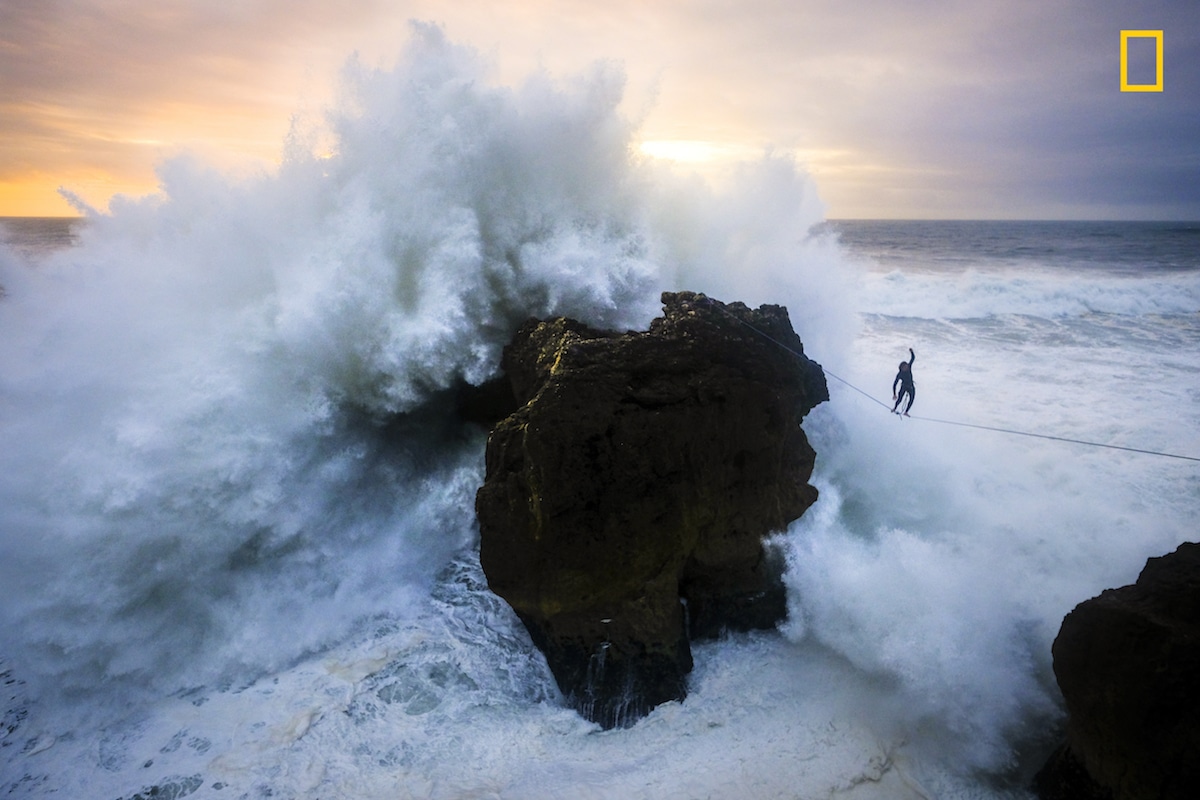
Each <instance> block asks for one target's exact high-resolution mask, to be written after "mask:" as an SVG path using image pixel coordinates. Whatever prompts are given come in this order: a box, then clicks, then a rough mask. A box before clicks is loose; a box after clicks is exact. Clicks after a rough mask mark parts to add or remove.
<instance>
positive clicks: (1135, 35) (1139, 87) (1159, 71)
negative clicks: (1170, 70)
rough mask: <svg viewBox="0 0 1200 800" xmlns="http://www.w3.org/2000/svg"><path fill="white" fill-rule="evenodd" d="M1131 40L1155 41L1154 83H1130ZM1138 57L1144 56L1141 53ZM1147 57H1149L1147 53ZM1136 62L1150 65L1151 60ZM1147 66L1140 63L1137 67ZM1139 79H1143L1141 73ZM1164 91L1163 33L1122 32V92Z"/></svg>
mask: <svg viewBox="0 0 1200 800" xmlns="http://www.w3.org/2000/svg"><path fill="white" fill-rule="evenodd" d="M1130 39H1153V40H1154V83H1130V82H1129V40H1130ZM1138 55H1142V53H1141V52H1139V53H1138ZM1145 55H1149V53H1146V54H1145ZM1136 61H1138V62H1141V61H1145V62H1146V64H1148V63H1149V59H1136ZM1146 64H1141V63H1138V64H1137V66H1145V65H1146ZM1138 77H1139V78H1140V77H1143V76H1142V75H1141V74H1140V73H1139V76H1138ZM1162 90H1163V32H1162V31H1121V91H1122V92H1161V91H1162Z"/></svg>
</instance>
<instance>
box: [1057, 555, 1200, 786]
mask: <svg viewBox="0 0 1200 800" xmlns="http://www.w3.org/2000/svg"><path fill="white" fill-rule="evenodd" d="M1053 653H1054V675H1055V677H1056V678H1057V679H1058V685H1059V688H1061V689H1062V693H1063V699H1064V700H1065V702H1066V706H1067V741H1066V744H1065V745H1064V746H1063V747H1062V748H1060V749H1059V751H1058V752H1056V753H1055V754H1054V756H1052V758H1051V759H1050V762H1049V763H1048V764H1047V765H1046V767H1045V768H1044V769H1043V770H1042V772H1041V773H1039V775H1038V778H1037V789H1038V792H1039V794H1040V795H1041V796H1042V797H1043V798H1045V800H1185V799H1186V800H1191V798H1195V797H1200V544H1193V543H1185V544H1183V545H1181V546H1180V547H1179V549H1178V550H1176V551H1175V552H1174V553H1171V554H1169V555H1166V556H1162V557H1161V558H1152V559H1150V560H1149V561H1147V562H1146V567H1145V569H1143V570H1142V574H1141V575H1140V576H1138V579H1137V582H1136V583H1135V584H1133V585H1132V586H1123V587H1121V588H1120V589H1109V590H1107V591H1105V592H1103V593H1102V594H1101V595H1100V596H1099V597H1095V598H1092V599H1091V600H1087V601H1085V602H1083V603H1080V604H1079V605H1078V606H1076V607H1075V609H1074V610H1073V611H1072V612H1071V613H1070V614H1068V615H1067V617H1066V618H1065V619H1064V620H1063V624H1062V628H1061V629H1060V630H1059V634H1058V638H1056V639H1055V640H1054V648H1053Z"/></svg>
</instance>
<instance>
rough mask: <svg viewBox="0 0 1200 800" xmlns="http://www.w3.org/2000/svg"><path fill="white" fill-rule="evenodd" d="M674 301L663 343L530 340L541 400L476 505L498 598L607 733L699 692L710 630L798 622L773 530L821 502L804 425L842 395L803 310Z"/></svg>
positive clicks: (551, 332) (676, 297)
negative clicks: (815, 357)
mask: <svg viewBox="0 0 1200 800" xmlns="http://www.w3.org/2000/svg"><path fill="white" fill-rule="evenodd" d="M662 301H663V308H664V315H663V317H661V318H659V319H656V320H654V321H653V322H652V323H651V325H650V330H649V331H648V332H644V333H637V332H629V333H624V334H617V333H612V332H606V331H598V330H593V329H591V328H588V327H587V326H585V325H583V324H581V323H579V322H575V321H573V320H570V319H565V318H558V319H552V320H547V321H544V322H539V321H537V320H530V321H529V322H527V323H526V324H525V325H524V326H523V327H522V328H521V329H520V330H519V331H518V333H517V334H516V336H515V338H514V340H513V342H512V343H511V344H510V345H509V346H508V347H507V348H506V349H505V352H504V370H505V373H506V375H507V376H508V379H509V380H510V382H511V386H512V390H513V394H514V395H515V396H516V400H517V402H518V403H520V404H521V408H519V410H517V411H516V412H515V413H513V414H512V415H511V416H509V417H507V418H506V419H504V420H503V421H501V422H500V423H499V424H498V425H497V426H496V428H495V429H494V430H493V432H492V435H491V437H490V438H489V440H488V448H487V478H486V481H485V483H484V485H483V487H482V488H481V489H480V490H479V493H478V496H477V498H476V510H477V513H478V517H479V525H480V531H481V536H482V541H481V548H480V558H481V560H482V562H483V569H484V572H485V573H486V574H487V578H488V582H489V584H490V586H491V588H492V590H493V591H495V592H496V593H497V594H498V595H500V596H501V597H503V598H504V599H505V600H507V601H508V602H509V604H510V605H511V606H512V607H513V608H514V609H515V610H516V612H517V614H518V615H519V616H520V618H521V619H522V621H523V622H524V623H525V626H526V627H527V628H528V630H529V632H530V634H531V635H532V637H533V639H534V641H535V642H536V643H537V645H538V646H539V647H540V648H541V649H542V650H543V652H545V654H546V657H547V660H548V662H549V665H550V668H551V670H552V671H553V673H554V675H555V678H556V679H557V681H558V684H559V686H560V688H561V689H562V691H563V693H564V695H566V696H567V697H568V698H569V700H570V702H572V703H573V704H574V705H575V707H576V708H578V709H579V710H580V711H581V713H583V714H584V715H585V716H586V717H588V718H589V719H592V720H595V721H597V722H599V723H600V724H602V725H604V726H606V727H611V726H615V725H622V724H627V723H630V722H632V721H635V720H636V719H638V718H639V717H641V716H643V715H644V714H645V713H647V712H648V711H649V710H650V709H652V708H653V707H654V706H655V705H657V704H659V703H662V702H665V701H668V700H672V699H681V698H683V697H684V695H685V694H686V675H687V673H688V672H689V671H690V670H691V667H692V656H691V647H690V644H689V639H690V636H693V635H715V634H717V633H719V632H720V631H721V630H723V629H725V628H730V629H743V630H745V629H750V628H763V627H772V626H774V625H775V624H776V623H778V622H779V621H780V620H781V619H782V618H783V616H784V614H785V611H786V603H785V596H784V590H783V586H782V584H781V581H780V573H781V566H780V564H779V563H778V561H777V559H772V558H771V556H770V554H769V553H768V551H767V550H766V549H765V548H764V544H763V539H764V537H765V536H767V535H768V534H769V533H771V532H772V531H780V530H782V529H784V528H785V527H786V526H787V524H788V523H789V522H791V521H792V520H794V519H796V518H797V517H799V516H800V515H801V514H802V513H804V510H805V509H807V508H808V507H809V506H810V505H812V503H813V502H815V500H816V497H817V491H816V489H814V488H813V487H812V486H809V485H808V483H807V481H808V478H809V477H810V475H811V474H812V469H813V461H814V458H815V453H814V452H813V450H812V448H811V447H810V446H809V444H808V440H807V439H806V438H805V435H804V432H803V431H802V430H801V429H800V421H801V419H802V418H803V417H804V415H805V414H806V413H807V412H808V411H809V410H810V409H812V408H813V406H815V405H816V404H818V403H820V402H822V401H824V400H826V399H828V391H827V388H826V385H825V376H824V373H823V372H822V370H821V368H820V366H818V365H817V364H816V363H814V362H812V361H810V360H808V359H807V358H806V357H804V355H803V345H802V344H801V343H800V339H799V338H798V337H797V336H796V334H795V332H794V331H793V330H792V327H791V323H790V321H789V320H788V316H787V311H786V310H785V309H783V308H782V307H779V306H762V307H761V308H759V309H758V310H756V311H755V310H751V309H749V308H747V307H746V306H744V305H742V304H740V303H734V304H731V305H729V306H725V305H723V304H721V303H719V302H717V301H714V300H710V299H708V298H706V297H704V296H703V295H696V294H692V293H679V294H672V293H667V294H664V295H663V298H662ZM749 326H753V329H752V328H751V327H749ZM768 337H769V338H768ZM772 340H774V341H772ZM781 345H783V346H781ZM785 348H786V349H785ZM789 350H790V352H789Z"/></svg>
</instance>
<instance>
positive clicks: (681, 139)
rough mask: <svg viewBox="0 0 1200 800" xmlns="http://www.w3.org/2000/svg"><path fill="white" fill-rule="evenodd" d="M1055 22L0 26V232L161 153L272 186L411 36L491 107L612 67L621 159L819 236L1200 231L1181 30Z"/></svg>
mask: <svg viewBox="0 0 1200 800" xmlns="http://www.w3.org/2000/svg"><path fill="white" fill-rule="evenodd" d="M941 5H944V6H945V7H944V8H942V7H940V6H941ZM1060 5H1061V4H1054V3H1051V4H1045V3H1034V2H1021V3H1016V4H1011V7H1009V6H1006V9H1008V10H1006V11H999V10H995V11H985V10H983V9H982V7H980V6H979V5H978V4H974V3H969V2H952V3H948V4H939V8H938V9H936V10H935V9H934V8H932V7H928V8H927V7H926V6H925V5H924V4H922V5H916V6H909V5H907V4H902V5H897V4H892V3H885V2H881V1H879V0H857V2H853V3H848V4H847V3H835V2H833V1H832V0H806V1H805V2H783V0H755V2H751V3H745V4H721V3H698V2H690V1H689V0H672V2H666V3H655V4H645V3H635V2H632V0H617V1H616V2H613V3H607V4H604V6H603V7H600V6H597V5H595V4H593V3H586V2H582V0H520V1H519V2H516V1H514V2H504V3H487V2H482V0H465V1H464V2H456V3H453V4H450V3H445V2H436V0H406V1H405V2H382V1H381V0H361V1H359V2H348V3H342V4H331V3H327V2H321V1H320V0H301V1H300V2H282V1H281V0H256V1H255V2H246V3H236V4H226V3H208V2H200V1H199V0H180V1H179V2H170V3H165V4H164V3H158V2H156V3H151V2H147V0H122V2H116V3H111V2H98V0H64V2H56V3H32V2H29V3H22V2H16V3H6V4H4V5H3V6H2V7H0V216H4V215H8V216H12V215H73V214H79V213H81V211H82V208H83V206H86V207H91V208H94V209H97V210H100V211H103V210H104V209H105V208H106V206H107V204H108V202H109V200H110V199H111V197H112V196H114V195H132V196H139V195H143V194H147V193H152V192H154V191H156V189H157V187H158V185H159V179H158V177H157V175H156V169H158V168H159V167H160V166H161V165H162V164H163V163H164V162H166V161H167V160H169V159H171V158H173V157H176V156H179V155H181V154H188V155H189V156H191V157H196V158H200V159H202V160H203V161H204V162H205V163H207V164H209V165H211V166H212V167H213V168H214V169H218V170H233V171H234V172H237V171H239V170H247V169H249V170H262V169H268V170H269V169H272V168H274V166H275V165H277V164H278V163H279V161H280V158H281V155H282V153H283V151H284V148H285V146H286V141H287V138H288V135H289V133H288V132H289V130H291V129H292V126H293V124H295V123H296V122H297V121H299V122H300V123H302V124H304V125H307V126H310V127H311V126H318V127H319V123H320V120H321V119H322V115H323V113H324V109H326V108H328V107H329V105H330V104H331V103H335V102H337V100H336V98H337V96H338V93H337V86H338V81H339V78H338V75H339V71H340V70H341V69H342V68H343V65H345V64H346V63H347V61H348V60H349V59H357V60H358V61H359V62H361V63H362V64H364V65H367V66H378V67H380V68H390V67H391V66H392V64H393V63H394V61H395V59H396V58H398V57H399V53H400V52H401V50H402V47H403V44H404V42H405V41H407V40H408V38H409V35H410V29H409V25H410V23H411V21H412V20H428V21H431V22H433V23H436V24H438V25H440V26H442V27H443V28H444V30H445V31H446V35H447V36H448V38H450V39H451V40H452V41H454V42H456V43H459V44H461V45H462V46H464V47H470V48H473V49H475V50H477V51H478V52H479V53H480V54H481V56H482V57H483V58H485V59H487V60H488V61H489V62H490V63H491V65H492V75H493V79H494V80H495V82H496V83H497V84H499V85H510V86H511V85H517V84H519V83H520V82H522V81H523V80H525V79H526V77H527V76H529V75H530V74H535V73H539V72H540V73H545V74H548V75H550V76H551V77H552V78H553V79H555V80H560V81H567V82H569V81H570V80H572V78H573V76H575V75H577V74H579V73H580V72H581V71H583V70H585V69H587V68H589V67H590V66H591V65H593V64H595V63H597V62H604V63H609V64H611V65H613V68H615V69H620V70H622V71H623V72H624V74H625V76H626V88H625V99H624V104H623V106H622V108H623V111H624V113H625V114H626V115H627V117H628V118H629V119H631V120H633V121H634V123H635V124H636V125H637V126H638V139H639V141H640V142H642V143H643V144H642V145H641V146H640V152H641V153H642V154H644V155H648V156H651V157H655V158H663V159H668V160H672V161H675V162H677V163H678V164H680V165H681V166H682V167H684V168H688V169H695V170H696V171H699V172H701V173H702V174H710V175H711V174H715V173H716V172H719V171H720V169H721V168H722V167H723V166H724V165H728V164H730V163H733V162H735V161H739V160H744V159H746V158H751V159H753V158H756V157H758V156H760V155H761V154H762V153H763V152H766V151H770V152H772V153H775V154H777V155H779V154H784V155H790V156H792V157H794V158H795V159H796V160H797V161H798V162H799V163H801V164H802V165H803V166H804V167H805V168H806V169H807V170H808V171H810V172H811V173H812V174H813V176H814V177H815V179H816V182H817V185H818V187H819V190H820V193H821V196H822V199H823V200H824V201H825V203H826V205H827V206H828V210H829V214H830V215H831V216H843V217H963V216H966V217H1032V218H1037V217H1051V218H1053V217H1067V218H1069V217H1117V218H1120V217H1130V218H1146V217H1191V216H1195V215H1196V214H1197V213H1200V210H1198V209H1200V198H1198V197H1197V191H1198V190H1196V189H1195V188H1194V187H1195V186H1196V185H1198V184H1200V181H1191V180H1187V179H1186V176H1187V175H1188V174H1192V175H1194V173H1195V166H1194V165H1195V155H1194V149H1195V145H1194V142H1195V141H1196V134H1197V131H1196V130H1195V128H1196V124H1195V122H1194V120H1195V119H1196V118H1197V117H1198V116H1200V115H1198V114H1196V113H1195V111H1196V109H1195V104H1196V101H1195V100H1193V99H1188V98H1194V97H1196V96H1200V92H1191V91H1189V89H1188V82H1189V81H1192V82H1194V81H1195V80H1196V79H1195V77H1194V74H1195V70H1194V69H1193V68H1194V66H1195V65H1188V64H1186V63H1181V62H1180V60H1179V58H1180V56H1178V55H1177V54H1185V53H1187V52H1189V51H1188V50H1187V44H1186V37H1187V36H1188V35H1193V34H1194V31H1193V34H1187V33H1185V31H1187V30H1189V28H1188V26H1187V25H1186V22H1187V20H1186V19H1185V17H1186V14H1187V13H1188V12H1187V11H1186V10H1185V9H1184V7H1183V6H1180V5H1178V4H1171V3H1163V4H1161V6H1160V5H1159V4H1147V7H1146V8H1140V10H1138V11H1137V12H1132V11H1128V12H1121V13H1118V9H1116V7H1115V6H1113V8H1109V6H1110V5H1112V4H1100V5H1098V6H1097V7H1096V9H1095V13H1092V14H1088V15H1083V16H1079V15H1075V16H1072V17H1071V19H1070V21H1069V25H1068V24H1065V20H1064V14H1065V13H1066V12H1065V11H1064V10H1063V8H1060V7H1059V6H1060ZM1150 6H1154V7H1155V8H1150ZM1181 15H1182V16H1181ZM1173 24H1174V29H1173V30H1172V25H1173ZM1137 27H1147V28H1155V29H1166V30H1167V31H1168V33H1167V34H1166V41H1167V42H1168V45H1167V47H1166V53H1165V67H1164V69H1165V70H1166V71H1167V72H1168V73H1169V74H1170V75H1171V76H1172V78H1171V80H1169V81H1168V83H1167V89H1166V91H1164V92H1161V93H1155V94H1153V95H1150V94H1143V95H1141V96H1135V95H1131V94H1129V93H1122V92H1120V91H1118V69H1119V67H1120V62H1119V58H1118V49H1117V44H1118V34H1119V31H1120V30H1122V29H1126V28H1137ZM1192 27H1194V26H1192ZM1173 59H1175V60H1173ZM1189 170H1190V172H1189ZM1189 187H1192V188H1189ZM60 189H61V190H64V191H65V192H67V193H69V194H70V195H71V196H73V197H75V198H77V199H78V201H77V202H76V203H75V204H74V205H73V204H72V202H70V201H68V200H67V199H66V198H65V197H64V196H63V194H61V193H60ZM80 203H82V204H83V205H82V206H81V205H80Z"/></svg>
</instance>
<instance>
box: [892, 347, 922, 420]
mask: <svg viewBox="0 0 1200 800" xmlns="http://www.w3.org/2000/svg"><path fill="white" fill-rule="evenodd" d="M908 356H909V358H908V369H902V370H900V371H899V372H897V373H896V380H894V381H892V394H894V395H896V405H894V406H892V411H895V410H896V409H898V408H899V407H900V404H901V403H902V402H904V395H905V393H907V394H908V405H907V406H905V407H904V413H905V414H907V413H908V410H909V409H910V408H912V404H913V400H915V399H916V397H917V387H915V386H913V377H912V365H913V362H914V361H916V360H917V354H916V353H914V352H913V351H912V348H911V347H910V348H909V349H908ZM897 386H899V387H900V394H896V387H897Z"/></svg>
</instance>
